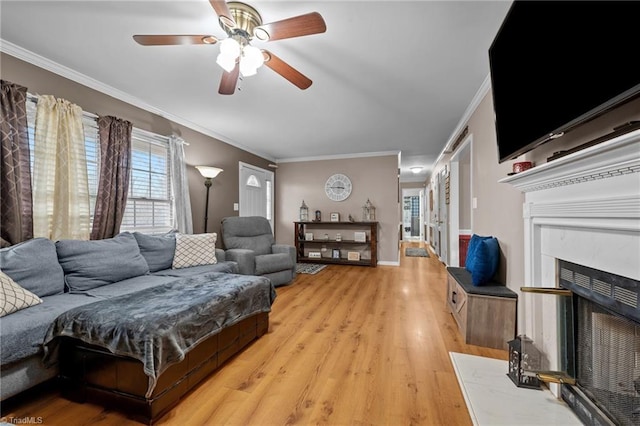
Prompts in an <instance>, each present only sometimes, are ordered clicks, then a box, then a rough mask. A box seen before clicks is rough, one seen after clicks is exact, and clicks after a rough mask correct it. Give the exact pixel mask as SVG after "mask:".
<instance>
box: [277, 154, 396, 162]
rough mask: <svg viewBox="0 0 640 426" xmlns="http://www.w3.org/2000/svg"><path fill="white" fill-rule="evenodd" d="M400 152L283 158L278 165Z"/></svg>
mask: <svg viewBox="0 0 640 426" xmlns="http://www.w3.org/2000/svg"><path fill="white" fill-rule="evenodd" d="M399 153H400V151H379V152H361V153H355V154H335V155H318V156H315V157H297V158H281V159H278V160H276V163H300V162H303V161H322V160H343V159H349V158H365V157H386V156H389V155H398V154H399Z"/></svg>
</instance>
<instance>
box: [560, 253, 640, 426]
mask: <svg viewBox="0 0 640 426" xmlns="http://www.w3.org/2000/svg"><path fill="white" fill-rule="evenodd" d="M558 271H559V275H558V280H559V286H560V287H562V288H565V289H568V290H571V291H572V292H573V296H572V297H571V298H570V300H567V301H566V302H568V303H564V304H562V306H561V307H560V316H561V317H562V318H564V319H565V321H561V325H562V326H564V327H565V331H564V332H563V333H561V334H562V337H561V339H560V342H559V344H560V358H561V360H562V362H561V369H562V370H563V371H565V372H567V373H568V374H569V375H570V376H572V377H574V378H575V379H576V385H575V386H572V385H566V384H565V385H563V386H562V390H561V394H562V398H563V399H564V400H565V401H566V402H567V403H568V404H569V405H570V406H571V407H572V409H573V410H574V411H575V412H576V414H577V415H578V416H579V417H580V419H581V420H582V421H583V422H584V423H585V424H588V425H597V424H607V421H612V422H614V423H615V424H619V425H625V426H626V425H637V424H638V423H640V322H639V321H640V310H639V306H638V300H639V297H638V296H639V293H640V281H635V280H631V279H629V278H626V277H620V276H618V275H615V274H610V273H607V272H603V271H599V270H596V269H592V268H589V267H585V266H582V265H576V264H573V263H571V262H566V261H563V260H559V261H558Z"/></svg>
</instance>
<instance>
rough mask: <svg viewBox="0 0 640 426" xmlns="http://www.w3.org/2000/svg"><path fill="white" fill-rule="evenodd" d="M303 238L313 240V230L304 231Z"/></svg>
mask: <svg viewBox="0 0 640 426" xmlns="http://www.w3.org/2000/svg"><path fill="white" fill-rule="evenodd" d="M304 239H305V241H313V232H305V234H304Z"/></svg>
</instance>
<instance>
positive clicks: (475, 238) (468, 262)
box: [464, 234, 493, 272]
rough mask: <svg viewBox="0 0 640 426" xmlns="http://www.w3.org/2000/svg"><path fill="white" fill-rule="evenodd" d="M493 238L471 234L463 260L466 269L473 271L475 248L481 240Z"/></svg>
mask: <svg viewBox="0 0 640 426" xmlns="http://www.w3.org/2000/svg"><path fill="white" fill-rule="evenodd" d="M489 238H493V237H482V236H480V235H478V234H473V235H472V236H471V240H469V246H468V247H467V257H466V259H465V262H464V267H465V269H466V270H467V271H469V272H473V265H474V264H475V262H476V250H477V249H478V245H479V244H480V242H481V241H483V240H486V239H489Z"/></svg>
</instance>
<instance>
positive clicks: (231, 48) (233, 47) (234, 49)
mask: <svg viewBox="0 0 640 426" xmlns="http://www.w3.org/2000/svg"><path fill="white" fill-rule="evenodd" d="M220 54H222V55H225V56H229V57H231V58H233V59H235V58H237V57H238V56H240V43H238V42H237V41H236V40H235V39H233V38H231V37H229V38H225V39H224V40H222V41H221V42H220Z"/></svg>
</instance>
